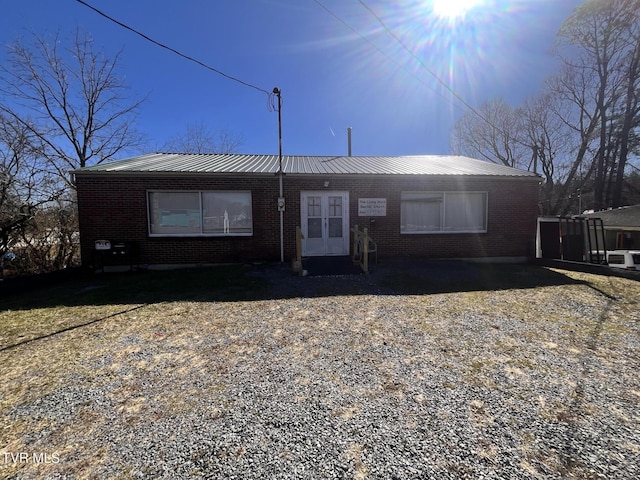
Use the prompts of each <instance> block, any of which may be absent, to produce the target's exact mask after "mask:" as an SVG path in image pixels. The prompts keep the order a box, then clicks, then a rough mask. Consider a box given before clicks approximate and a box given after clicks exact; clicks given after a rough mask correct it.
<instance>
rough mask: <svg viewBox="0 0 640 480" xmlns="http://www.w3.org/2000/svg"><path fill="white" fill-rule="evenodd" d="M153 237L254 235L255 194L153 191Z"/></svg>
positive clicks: (151, 218)
mask: <svg viewBox="0 0 640 480" xmlns="http://www.w3.org/2000/svg"><path fill="white" fill-rule="evenodd" d="M147 200H148V203H149V235H156V236H167V235H177V236H180V235H182V236H199V235H207V236H225V235H231V236H238V235H252V234H253V218H252V215H251V192H236V191H190V192H181V191H175V192H172V191H150V192H148V195H147Z"/></svg>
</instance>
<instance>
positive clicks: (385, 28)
mask: <svg viewBox="0 0 640 480" xmlns="http://www.w3.org/2000/svg"><path fill="white" fill-rule="evenodd" d="M316 1H317V0H316ZM358 2H360V4H361V5H362V6H363V7H364V8H366V9H367V10H368V11H369V13H371V15H373V16H374V17H375V19H376V20H377V21H378V23H379V24H380V25H381V26H382V28H384V30H385V32H387V34H389V35H391V36H392V37H393V38H394V39H395V40H396V41H397V42H398V43H399V44H400V45H401V46H402V48H403V49H404V50H405V51H406V52H407V53H408V54H409V55H411V56H412V57H413V58H414V60H416V61H417V62H418V63H419V64H420V66H421V67H422V68H424V69H425V70H426V71H427V72H428V73H429V74H430V75H431V76H432V77H433V78H435V79H436V80H437V81H438V83H440V84H441V85H442V86H443V87H444V88H446V89H447V90H448V91H449V92H450V93H451V95H453V96H454V97H455V98H456V99H458V100H459V101H460V102H461V103H462V104H463V105H464V106H465V107H467V108H468V109H469V111H471V112H472V113H474V114H475V115H477V116H478V117H479V118H480V119H482V120H484V121H485V122H487V124H488V125H490V126H491V127H492V128H494V129H496V130H497V131H498V132H500V133H502V134H503V135H505V136H506V137H508V136H509V135H507V134H506V132H505V131H504V130H503V129H501V128H500V127H498V126H497V125H496V124H494V123H493V122H492V121H491V120H489V119H488V118H487V117H485V116H484V115H483V114H482V113H480V112H479V111H478V110H476V109H475V108H473V107H472V106H471V105H470V104H469V103H467V101H466V100H465V99H464V98H462V97H461V96H460V95H459V94H458V93H457V92H456V91H455V90H454V89H453V88H451V87H450V86H449V85H448V84H447V82H445V81H444V80H442V79H441V78H440V77H439V76H438V74H437V73H435V72H434V71H433V70H431V69H430V68H429V67H428V66H427V65H426V64H425V63H424V61H422V59H421V58H420V57H418V56H417V55H416V54H415V53H413V51H411V49H410V48H409V47H408V46H407V45H406V44H405V43H404V42H403V41H402V40H401V39H400V37H398V36H397V35H396V34H395V33H394V32H393V30H391V29H390V28H389V27H388V26H387V24H385V23H384V21H383V20H382V19H381V18H380V16H379V15H378V14H377V13H376V12H375V11H374V10H373V9H372V8H371V7H369V6H368V5H367V4H366V2H365V1H364V0H358ZM513 141H514V142H516V143H518V144H520V145H522V146H524V147H530V146H531V145H527V144H525V143H523V142H521V141H519V140H518V139H517V138H513Z"/></svg>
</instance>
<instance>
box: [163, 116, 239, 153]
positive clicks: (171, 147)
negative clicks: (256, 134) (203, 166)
mask: <svg viewBox="0 0 640 480" xmlns="http://www.w3.org/2000/svg"><path fill="white" fill-rule="evenodd" d="M242 142H243V139H242V135H240V134H235V133H232V132H230V131H228V130H225V129H218V130H215V131H212V130H210V129H209V128H207V127H206V126H205V125H204V124H203V123H202V122H199V123H194V124H189V125H187V129H186V130H185V132H184V133H182V134H179V135H176V136H174V137H173V138H171V139H169V140H168V141H167V142H165V143H164V144H163V145H162V146H161V147H160V150H161V151H163V152H174V153H234V152H235V151H236V150H237V149H238V147H239V146H240V145H242Z"/></svg>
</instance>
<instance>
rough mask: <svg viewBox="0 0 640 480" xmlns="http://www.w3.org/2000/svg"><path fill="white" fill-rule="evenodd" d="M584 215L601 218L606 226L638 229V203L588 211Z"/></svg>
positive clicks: (639, 218) (639, 215) (639, 212)
mask: <svg viewBox="0 0 640 480" xmlns="http://www.w3.org/2000/svg"><path fill="white" fill-rule="evenodd" d="M585 217H591V218H601V219H602V223H603V224H604V226H605V228H606V227H610V228H613V227H616V228H628V229H634V230H638V229H640V205H630V206H627V207H620V208H615V209H611V210H602V211H600V212H594V213H589V214H587V215H585Z"/></svg>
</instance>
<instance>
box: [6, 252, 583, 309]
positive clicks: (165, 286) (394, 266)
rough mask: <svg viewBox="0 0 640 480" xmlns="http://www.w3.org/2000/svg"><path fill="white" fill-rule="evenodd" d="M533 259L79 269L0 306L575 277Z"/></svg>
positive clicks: (509, 283) (368, 291) (513, 285)
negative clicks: (316, 270) (311, 270)
mask: <svg viewBox="0 0 640 480" xmlns="http://www.w3.org/2000/svg"><path fill="white" fill-rule="evenodd" d="M576 283H579V282H576V281H574V280H572V279H571V278H569V277H567V276H565V275H563V274H561V273H558V272H555V271H553V270H549V269H547V268H544V267H539V266H535V265H521V264H486V263H470V262H463V261H433V260H431V261H428V260H416V259H385V261H384V262H381V264H379V265H376V266H374V267H373V269H372V271H371V273H370V274H368V275H363V274H360V275H326V276H314V277H300V276H295V275H293V274H292V271H291V268H290V266H289V265H288V264H280V263H274V264H257V265H225V266H215V267H201V268H191V269H182V270H172V271H134V272H125V273H106V274H95V273H88V272H83V271H78V272H76V274H75V275H72V276H66V277H64V278H63V279H57V281H56V282H55V283H54V284H52V285H46V284H40V285H32V286H28V285H23V286H22V287H21V288H19V289H13V290H12V289H11V288H7V287H8V286H9V285H7V284H4V285H2V288H0V295H1V296H0V312H1V311H7V310H29V309H36V308H49V307H57V306H82V305H116V304H122V305H132V304H154V303H161V302H172V301H219V302H226V301H253V300H268V299H282V298H296V297H320V296H344V295H426V294H431V293H448V292H463V291H482V290H505V289H524V288H536V287H544V286H550V285H569V284H576Z"/></svg>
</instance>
